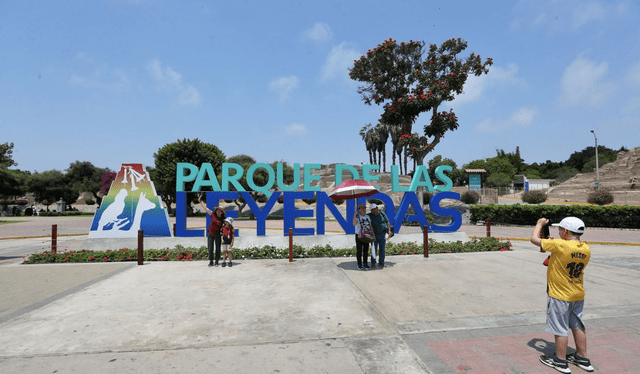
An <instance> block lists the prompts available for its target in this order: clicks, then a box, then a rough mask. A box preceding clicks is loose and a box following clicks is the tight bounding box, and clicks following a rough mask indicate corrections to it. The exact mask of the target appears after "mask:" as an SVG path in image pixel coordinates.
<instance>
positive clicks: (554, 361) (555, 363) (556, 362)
mask: <svg viewBox="0 0 640 374" xmlns="http://www.w3.org/2000/svg"><path fill="white" fill-rule="evenodd" d="M563 361H564V362H562V361H560V359H559V358H557V357H556V356H540V362H542V363H543V364H545V365H547V366H548V367H551V368H554V369H556V370H558V371H559V372H561V373H571V369H569V364H568V363H567V360H563Z"/></svg>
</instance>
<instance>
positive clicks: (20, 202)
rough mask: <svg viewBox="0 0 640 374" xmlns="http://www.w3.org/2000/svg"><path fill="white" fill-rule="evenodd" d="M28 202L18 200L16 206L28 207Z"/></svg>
mask: <svg viewBox="0 0 640 374" xmlns="http://www.w3.org/2000/svg"><path fill="white" fill-rule="evenodd" d="M27 203H28V201H27V200H17V201H16V204H18V205H27Z"/></svg>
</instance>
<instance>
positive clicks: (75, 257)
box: [23, 238, 512, 264]
mask: <svg viewBox="0 0 640 374" xmlns="http://www.w3.org/2000/svg"><path fill="white" fill-rule="evenodd" d="M511 250H512V249H511V242H509V241H508V240H507V241H499V240H497V239H495V238H479V239H473V240H471V241H469V242H467V243H462V242H459V241H458V242H455V243H440V242H435V241H434V240H433V239H429V253H430V254H436V253H461V252H486V251H511ZM422 253H423V247H422V243H399V244H395V243H387V247H386V254H387V255H388V256H393V255H400V256H402V255H412V254H422ZM143 254H144V261H198V260H207V247H205V246H202V247H200V248H192V247H189V248H185V247H182V246H177V247H176V248H175V249H168V248H165V249H147V250H145V251H144V252H143ZM355 254H356V249H355V247H353V248H337V249H333V248H331V246H328V245H327V246H324V247H322V246H317V247H313V248H311V249H306V248H302V247H300V246H296V245H294V247H293V257H295V258H312V257H353V256H355ZM25 257H26V256H25ZM233 258H234V259H236V260H238V259H285V258H289V248H276V247H273V246H264V247H252V248H247V249H234V250H233ZM125 261H138V250H137V249H129V248H122V249H120V250H117V251H110V250H106V251H91V250H87V249H82V250H80V251H67V250H66V249H65V250H63V251H60V252H58V253H53V252H51V251H46V252H42V253H34V254H32V255H31V256H28V258H25V261H24V262H23V264H44V263H71V262H125Z"/></svg>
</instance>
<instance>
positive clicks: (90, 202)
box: [84, 199, 96, 205]
mask: <svg viewBox="0 0 640 374" xmlns="http://www.w3.org/2000/svg"><path fill="white" fill-rule="evenodd" d="M84 203H85V204H87V205H94V204H95V203H96V201H95V200H93V199H86V200H85V201H84Z"/></svg>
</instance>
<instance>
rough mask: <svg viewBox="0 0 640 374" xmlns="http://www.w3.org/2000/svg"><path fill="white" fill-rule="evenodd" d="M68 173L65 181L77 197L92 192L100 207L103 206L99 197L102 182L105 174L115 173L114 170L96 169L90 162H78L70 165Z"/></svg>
mask: <svg viewBox="0 0 640 374" xmlns="http://www.w3.org/2000/svg"><path fill="white" fill-rule="evenodd" d="M66 172H67V173H66V175H65V179H66V181H67V183H68V185H69V186H70V187H71V189H72V190H73V192H74V193H75V194H76V196H79V195H80V194H81V193H83V192H91V194H92V195H93V197H94V198H95V200H96V202H97V203H98V206H100V204H102V197H100V196H99V195H98V192H100V188H101V185H100V182H101V181H102V177H103V176H104V175H105V174H107V173H113V170H111V169H109V168H99V167H96V166H94V165H93V164H92V163H91V162H89V161H76V162H74V163H71V164H70V165H69V168H68V169H67V170H66Z"/></svg>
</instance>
